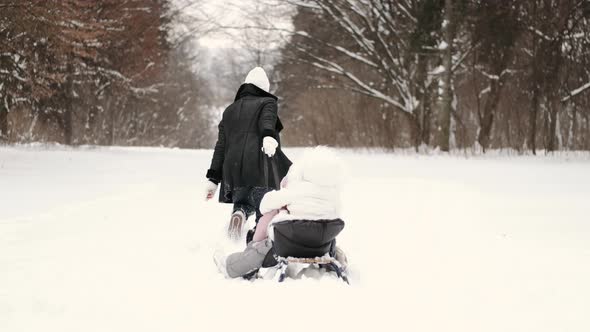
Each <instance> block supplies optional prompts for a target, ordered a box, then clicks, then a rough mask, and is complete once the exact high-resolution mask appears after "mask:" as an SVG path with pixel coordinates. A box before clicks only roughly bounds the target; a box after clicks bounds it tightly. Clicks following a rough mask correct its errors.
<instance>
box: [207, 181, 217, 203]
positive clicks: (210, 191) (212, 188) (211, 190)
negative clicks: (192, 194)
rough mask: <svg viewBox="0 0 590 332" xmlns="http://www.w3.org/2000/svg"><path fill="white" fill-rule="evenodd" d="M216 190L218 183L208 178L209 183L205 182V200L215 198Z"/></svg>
mask: <svg viewBox="0 0 590 332" xmlns="http://www.w3.org/2000/svg"><path fill="white" fill-rule="evenodd" d="M216 191H217V183H214V182H213V181H211V180H207V183H206V184H205V200H206V201H208V200H210V199H211V198H213V196H215V192H216Z"/></svg>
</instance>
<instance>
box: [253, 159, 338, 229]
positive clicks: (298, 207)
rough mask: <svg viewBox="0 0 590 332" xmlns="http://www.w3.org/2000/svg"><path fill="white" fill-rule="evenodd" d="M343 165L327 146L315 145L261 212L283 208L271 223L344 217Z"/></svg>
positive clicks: (264, 202) (267, 198)
mask: <svg viewBox="0 0 590 332" xmlns="http://www.w3.org/2000/svg"><path fill="white" fill-rule="evenodd" d="M340 178H341V172H340V165H339V164H338V160H337V159H336V158H335V157H334V156H333V154H331V152H330V151H329V150H328V149H326V148H315V149H313V150H310V151H309V152H308V153H306V154H305V156H304V158H303V159H302V160H301V162H297V163H295V164H293V165H292V166H291V169H290V170H289V173H288V174H287V176H286V178H285V180H284V181H286V183H285V184H284V185H283V188H282V189H281V190H279V191H271V192H269V193H267V194H266V195H265V196H264V197H263V199H262V201H261V203H260V212H262V213H263V214H264V213H267V212H270V211H272V210H278V209H281V208H286V210H281V211H280V212H279V214H278V215H276V216H275V217H274V218H273V219H272V221H271V222H270V224H269V226H268V227H269V228H268V234H269V236H270V237H271V239H272V238H273V230H272V225H273V224H274V223H276V222H279V221H284V220H332V219H338V218H340V180H341V179H340Z"/></svg>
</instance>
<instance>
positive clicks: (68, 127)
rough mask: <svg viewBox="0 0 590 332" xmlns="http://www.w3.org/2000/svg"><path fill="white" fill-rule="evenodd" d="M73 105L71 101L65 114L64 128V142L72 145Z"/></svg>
mask: <svg viewBox="0 0 590 332" xmlns="http://www.w3.org/2000/svg"><path fill="white" fill-rule="evenodd" d="M72 113H73V112H72V105H71V101H69V102H68V103H67V105H66V109H65V111H64V114H63V120H62V121H63V130H64V144H66V145H72V137H73V128H72V126H73V121H72Z"/></svg>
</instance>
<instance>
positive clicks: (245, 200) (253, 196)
mask: <svg viewBox="0 0 590 332" xmlns="http://www.w3.org/2000/svg"><path fill="white" fill-rule="evenodd" d="M272 190H274V189H273V188H268V187H251V188H239V189H237V190H234V193H233V196H232V197H233V203H234V209H233V212H236V211H237V210H242V212H244V214H245V215H246V218H248V217H249V216H251V215H252V214H254V213H256V224H258V220H260V217H262V213H260V202H261V201H262V198H263V197H264V195H265V194H266V193H267V192H269V191H272Z"/></svg>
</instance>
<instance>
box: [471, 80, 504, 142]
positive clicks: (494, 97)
mask: <svg viewBox="0 0 590 332" xmlns="http://www.w3.org/2000/svg"><path fill="white" fill-rule="evenodd" d="M501 87H502V82H501V79H500V80H491V83H490V92H489V94H488V98H487V99H486V103H485V105H484V108H483V117H482V119H481V124H480V127H481V128H480V131H479V135H478V137H477V141H478V142H479V144H480V145H481V147H482V148H483V149H484V152H485V150H486V149H488V148H489V146H490V136H491V133H492V126H493V125H494V115H495V113H496V108H497V106H498V102H499V101H500V92H501V90H502V89H501Z"/></svg>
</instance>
